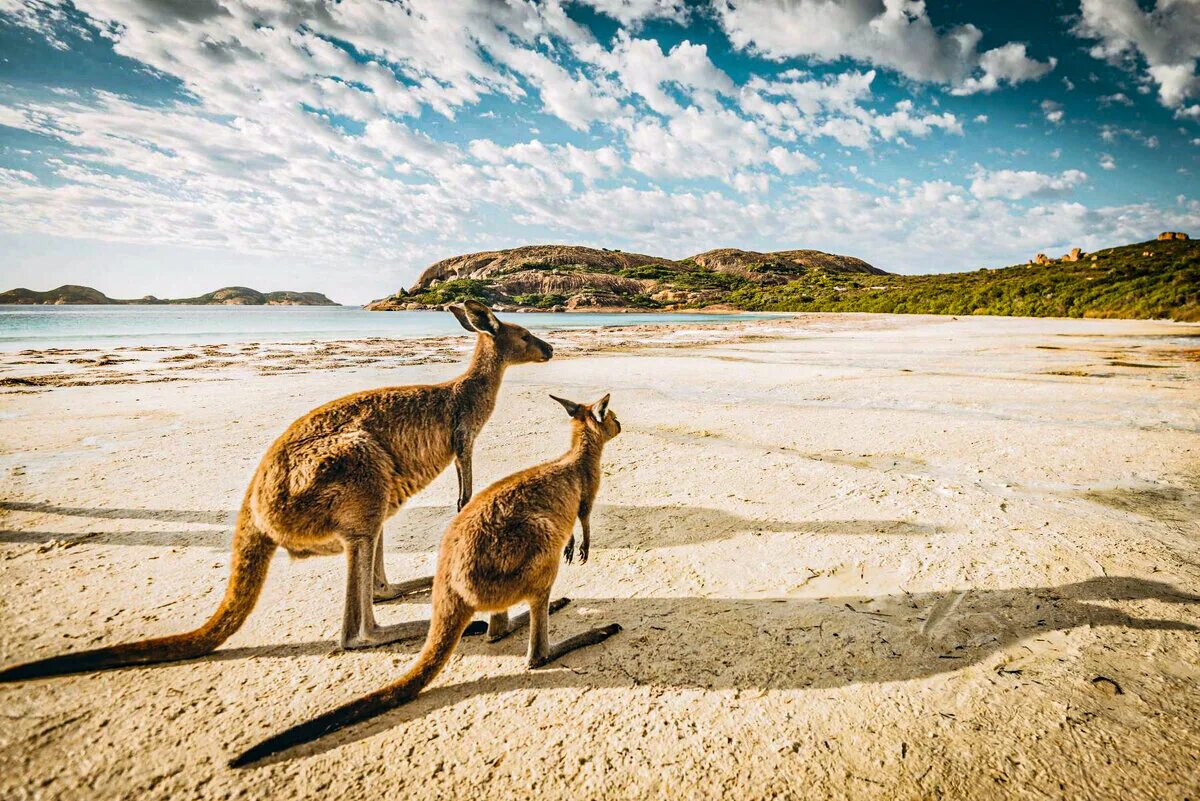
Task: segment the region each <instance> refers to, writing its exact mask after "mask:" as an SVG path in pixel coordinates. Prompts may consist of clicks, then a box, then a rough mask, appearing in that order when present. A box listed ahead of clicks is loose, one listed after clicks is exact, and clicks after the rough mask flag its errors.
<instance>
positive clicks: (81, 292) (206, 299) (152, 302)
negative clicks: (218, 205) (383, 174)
mask: <svg viewBox="0 0 1200 801" xmlns="http://www.w3.org/2000/svg"><path fill="white" fill-rule="evenodd" d="M0 304H10V305H21V306H66V305H92V306H118V305H123V306H167V305H174V306H340V305H341V304H340V303H336V302H334V301H332V300H330V299H329V298H327V297H325V296H324V295H323V294H321V293H320V292H291V291H286V290H285V291H280V292H259V291H258V290H256V289H250V288H249V287H244V286H227V287H223V288H222V289H217V290H215V291H213V292H209V293H207V294H204V295H200V296H199V297H195V298H165V299H164V298H156V297H155V296H153V295H146V296H145V297H143V298H138V299H136V300H125V299H120V298H110V297H109V296H108V295H105V294H104V293H103V292H101V291H100V290H98V289H93V288H92V287H90V286H78V285H76V284H64V285H62V286H60V287H58V288H57V289H50V290H47V291H46V292H37V291H35V290H32V289H25V288H24V287H21V288H18V289H10V290H8V291H7V292H4V293H0Z"/></svg>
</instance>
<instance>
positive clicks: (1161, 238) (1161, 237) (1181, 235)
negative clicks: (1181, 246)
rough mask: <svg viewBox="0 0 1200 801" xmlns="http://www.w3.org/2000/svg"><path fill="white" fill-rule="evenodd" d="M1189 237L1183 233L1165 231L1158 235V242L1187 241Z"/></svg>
mask: <svg viewBox="0 0 1200 801" xmlns="http://www.w3.org/2000/svg"><path fill="white" fill-rule="evenodd" d="M1187 238H1188V235H1187V234H1185V233H1184V232H1183V231H1163V232H1162V233H1161V234H1159V235H1158V241H1160V242H1163V241H1166V240H1168V239H1187Z"/></svg>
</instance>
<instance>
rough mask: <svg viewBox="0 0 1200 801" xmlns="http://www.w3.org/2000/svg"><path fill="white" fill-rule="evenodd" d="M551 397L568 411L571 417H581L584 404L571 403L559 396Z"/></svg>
mask: <svg viewBox="0 0 1200 801" xmlns="http://www.w3.org/2000/svg"><path fill="white" fill-rule="evenodd" d="M550 397H552V398H554V399H555V400H556V401H558V402H559V403H561V404H562V406H563V408H564V409H566V410H567V414H569V415H571V416H572V417H579V416H580V412H582V411H583V404H580V403H576V402H575V401H569V400H567V399H566V398H560V397H558V396H557V395H551V396H550Z"/></svg>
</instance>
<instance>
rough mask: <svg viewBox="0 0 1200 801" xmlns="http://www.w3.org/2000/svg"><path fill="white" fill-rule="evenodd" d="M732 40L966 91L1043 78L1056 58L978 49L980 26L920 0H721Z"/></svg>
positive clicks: (1015, 48) (781, 54) (720, 15)
mask: <svg viewBox="0 0 1200 801" xmlns="http://www.w3.org/2000/svg"><path fill="white" fill-rule="evenodd" d="M714 8H715V10H716V14H717V19H718V20H719V21H720V23H721V26H722V28H723V29H724V31H725V33H726V35H727V36H728V37H729V39H730V41H731V42H732V43H733V45H734V46H735V47H737V48H739V49H743V50H750V51H752V52H755V53H758V54H761V55H763V56H765V57H767V58H773V59H778V60H783V59H787V58H796V57H809V58H814V59H818V60H821V61H836V60H838V59H840V58H851V59H854V60H856V61H860V62H865V63H868V64H873V65H876V66H879V67H885V68H887V69H892V70H895V71H896V72H899V73H900V74H902V75H904V76H906V77H908V78H912V79H913V80H917V81H927V82H932V83H940V84H948V85H951V86H954V87H956V88H957V91H958V92H959V93H961V94H971V93H974V92H981V91H982V92H988V91H993V90H994V89H996V88H997V87H999V86H1000V84H1001V83H1019V82H1021V81H1027V80H1036V79H1038V78H1040V77H1042V76H1043V75H1045V74H1046V73H1048V72H1050V70H1052V69H1054V66H1055V64H1056V63H1057V62H1056V61H1055V60H1054V59H1050V60H1049V61H1047V62H1039V61H1035V60H1033V59H1031V58H1029V57H1028V55H1027V54H1026V49H1025V45H1024V44H1020V43H1008V44H1005V45H1003V46H1001V47H997V48H994V49H992V50H988V51H987V52H985V53H983V54H982V55H981V54H980V53H979V51H978V45H979V41H980V39H981V38H982V37H983V32H982V31H980V30H979V28H977V27H975V26H974V25H970V24H967V25H956V26H953V27H951V28H949V29H946V30H939V29H937V28H935V27H934V24H933V22H932V20H930V18H929V15H928V14H927V13H926V9H925V3H924V2H919V1H917V0H746V1H743V0H737V1H736V2H735V0H715V2H714Z"/></svg>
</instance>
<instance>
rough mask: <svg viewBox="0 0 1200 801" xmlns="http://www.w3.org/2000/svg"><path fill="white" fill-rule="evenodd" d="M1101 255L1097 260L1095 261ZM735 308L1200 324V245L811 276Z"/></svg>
mask: <svg viewBox="0 0 1200 801" xmlns="http://www.w3.org/2000/svg"><path fill="white" fill-rule="evenodd" d="M1093 255H1094V256H1095V260H1093V259H1092V256H1093ZM727 302H729V303H730V304H732V305H734V306H737V307H738V308H742V309H749V310H762V311H855V312H891V313H899V314H996V315H1019V316H1028V317H1126V318H1171V319H1175V320H1190V321H1195V320H1200V242H1196V241H1165V242H1159V241H1150V242H1143V243H1140V244H1135V245H1125V246H1122V247H1116V248H1108V249H1106V250H1101V251H1097V252H1096V253H1094V254H1086V255H1085V256H1084V257H1083V258H1082V259H1081V260H1080V261H1077V262H1069V261H1056V262H1052V263H1050V264H1039V265H1017V266H1014V267H1004V268H1001V269H995V270H989V269H982V270H977V271H975V272H969V273H946V274H942V275H903V276H902V275H887V276H884V277H878V276H854V275H834V274H829V273H810V274H807V275H805V276H802V277H800V278H798V279H796V280H793V281H790V282H788V283H787V284H784V285H783V286H773V287H749V286H746V287H741V288H739V289H737V290H734V291H733V292H731V293H730V295H729V296H728V298H727Z"/></svg>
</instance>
